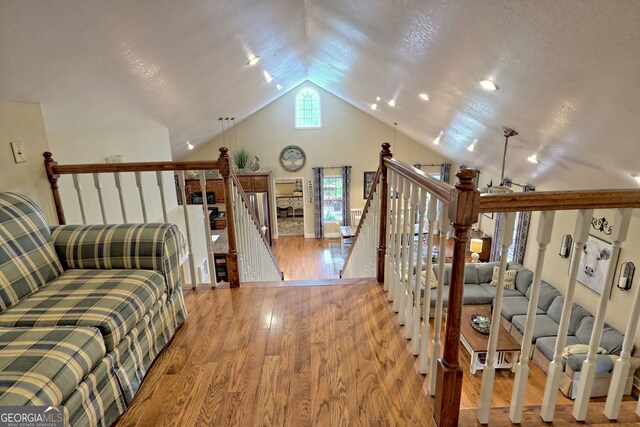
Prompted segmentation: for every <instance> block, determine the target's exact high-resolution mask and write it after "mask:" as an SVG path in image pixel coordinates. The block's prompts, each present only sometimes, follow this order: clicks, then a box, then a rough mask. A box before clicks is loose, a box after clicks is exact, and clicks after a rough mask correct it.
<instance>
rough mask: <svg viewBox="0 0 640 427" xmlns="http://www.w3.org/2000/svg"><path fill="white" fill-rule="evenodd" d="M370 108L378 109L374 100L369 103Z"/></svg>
mask: <svg viewBox="0 0 640 427" xmlns="http://www.w3.org/2000/svg"><path fill="white" fill-rule="evenodd" d="M369 107H370V108H371V109H372V110H377V109H378V104H376V103H375V102H374V103H373V104H371V105H370V106H369Z"/></svg>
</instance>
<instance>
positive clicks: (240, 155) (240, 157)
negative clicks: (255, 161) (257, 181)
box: [233, 148, 250, 172]
mask: <svg viewBox="0 0 640 427" xmlns="http://www.w3.org/2000/svg"><path fill="white" fill-rule="evenodd" d="M249 156H250V154H249V151H247V150H245V149H244V148H239V149H238V150H236V151H235V152H234V153H233V163H235V164H236V167H237V168H238V172H244V170H245V169H246V167H247V164H248V163H249Z"/></svg>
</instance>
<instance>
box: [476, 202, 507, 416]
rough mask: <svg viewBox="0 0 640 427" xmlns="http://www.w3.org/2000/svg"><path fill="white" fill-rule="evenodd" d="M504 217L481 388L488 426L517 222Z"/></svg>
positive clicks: (482, 410) (481, 412) (482, 412)
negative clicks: (501, 314)
mask: <svg viewBox="0 0 640 427" xmlns="http://www.w3.org/2000/svg"><path fill="white" fill-rule="evenodd" d="M498 215H502V216H503V219H504V220H503V228H502V252H501V255H500V273H499V275H498V286H496V297H495V298H494V300H493V313H492V318H491V331H490V332H489V345H488V348H487V358H486V362H485V365H484V369H483V370H482V385H481V386H480V403H479V405H478V422H479V423H480V424H487V423H488V422H489V410H490V409H491V396H492V395H493V382H494V380H495V374H496V367H495V359H496V346H497V344H498V334H499V333H500V328H501V326H500V313H501V312H502V296H503V294H504V276H505V272H506V271H507V257H508V253H509V246H511V242H512V241H513V227H514V224H515V221H516V213H515V212H508V213H499V214H498Z"/></svg>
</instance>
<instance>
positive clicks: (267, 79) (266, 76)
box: [262, 70, 273, 83]
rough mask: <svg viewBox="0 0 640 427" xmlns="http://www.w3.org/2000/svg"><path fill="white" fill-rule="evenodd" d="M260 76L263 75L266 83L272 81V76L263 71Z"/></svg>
mask: <svg viewBox="0 0 640 427" xmlns="http://www.w3.org/2000/svg"><path fill="white" fill-rule="evenodd" d="M262 74H264V81H265V82H267V83H271V80H273V76H272V75H271V74H269V73H268V72H267V71H266V70H265V71H263V72H262Z"/></svg>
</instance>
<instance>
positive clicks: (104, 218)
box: [93, 173, 107, 224]
mask: <svg viewBox="0 0 640 427" xmlns="http://www.w3.org/2000/svg"><path fill="white" fill-rule="evenodd" d="M93 183H94V184H95V186H96V191H97V192H98V200H99V201H100V213H101V214H102V223H103V224H106V223H107V211H106V210H105V206H104V199H103V197H102V181H101V180H100V174H99V173H94V174H93Z"/></svg>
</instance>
